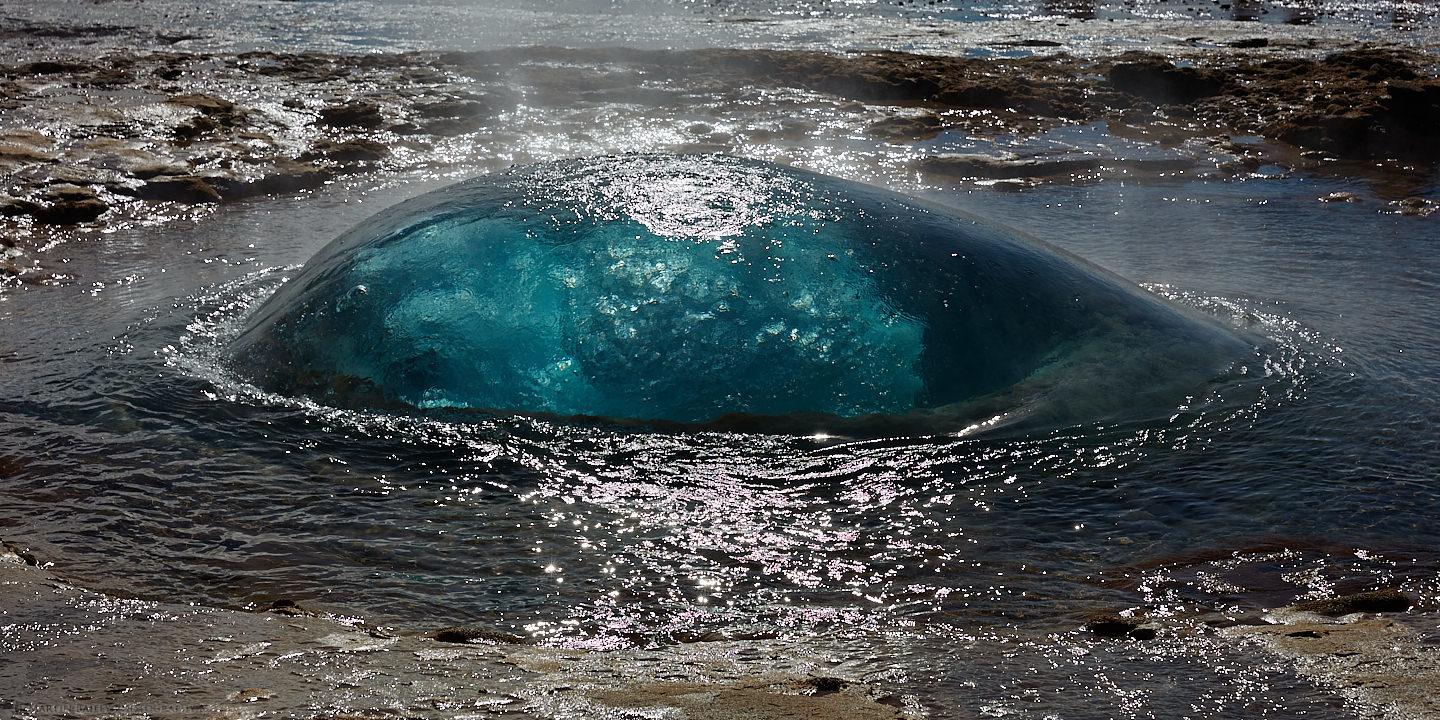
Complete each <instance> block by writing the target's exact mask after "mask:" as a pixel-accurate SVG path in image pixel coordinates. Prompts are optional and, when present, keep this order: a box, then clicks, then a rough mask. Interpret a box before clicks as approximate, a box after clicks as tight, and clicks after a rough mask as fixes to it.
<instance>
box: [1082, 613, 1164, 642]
mask: <svg viewBox="0 0 1440 720" xmlns="http://www.w3.org/2000/svg"><path fill="white" fill-rule="evenodd" d="M1085 629H1086V630H1088V631H1089V632H1090V634H1092V635H1095V636H1097V637H1107V638H1120V637H1132V638H1135V639H1136V640H1152V639H1154V637H1155V628H1152V627H1147V626H1146V625H1144V619H1143V618H1138V617H1128V616H1125V615H1118V614H1114V613H1105V614H1102V615H1095V616H1093V617H1091V618H1090V619H1089V620H1087V621H1085Z"/></svg>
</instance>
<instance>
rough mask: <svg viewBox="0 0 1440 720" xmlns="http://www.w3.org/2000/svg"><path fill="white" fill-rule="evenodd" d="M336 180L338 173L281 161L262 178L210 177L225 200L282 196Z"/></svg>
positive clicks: (303, 164) (310, 164) (309, 165)
mask: <svg viewBox="0 0 1440 720" xmlns="http://www.w3.org/2000/svg"><path fill="white" fill-rule="evenodd" d="M333 179H335V171H334V170H329V169H326V168H323V167H319V166H317V165H314V164H312V163H308V162H300V161H296V160H281V161H278V162H276V163H275V164H274V165H273V166H272V167H269V168H266V169H265V174H264V175H263V176H261V177H258V178H250V179H245V178H240V177H236V176H234V175H207V176H205V182H207V183H209V184H210V186H211V187H213V188H215V191H216V192H218V193H219V194H220V197H222V198H229V199H240V198H247V197H255V196H257V195H279V194H286V193H293V192H299V191H301V190H310V189H313V188H317V187H320V186H322V185H324V184H325V183H327V182H330V181H331V180H333Z"/></svg>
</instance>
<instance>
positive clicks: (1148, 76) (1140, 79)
mask: <svg viewBox="0 0 1440 720" xmlns="http://www.w3.org/2000/svg"><path fill="white" fill-rule="evenodd" d="M1109 79H1110V84H1111V85H1112V86H1114V87H1115V89H1116V90H1119V91H1120V92H1123V93H1128V94H1130V95H1134V96H1136V97H1141V98H1144V99H1146V100H1149V101H1150V102H1153V103H1155V104H1157V105H1170V104H1174V103H1191V102H1195V101H1196V100H1199V99H1201V98H1205V97H1210V96H1212V95H1216V94H1218V93H1219V92H1220V87H1221V83H1220V82H1219V80H1218V79H1216V78H1215V77H1214V75H1213V74H1212V73H1211V72H1209V71H1202V70H1198V69H1196V68H1193V67H1176V66H1175V65H1173V64H1171V63H1170V62H1169V61H1168V60H1165V59H1164V58H1161V57H1159V56H1140V57H1136V58H1135V59H1133V60H1131V61H1128V62H1118V63H1115V64H1114V65H1112V66H1111V67H1110V73H1109Z"/></svg>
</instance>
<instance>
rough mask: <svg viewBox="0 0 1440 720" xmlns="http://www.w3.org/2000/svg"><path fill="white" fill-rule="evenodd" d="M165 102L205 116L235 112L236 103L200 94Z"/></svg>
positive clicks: (167, 99) (169, 99)
mask: <svg viewBox="0 0 1440 720" xmlns="http://www.w3.org/2000/svg"><path fill="white" fill-rule="evenodd" d="M165 102H166V103H167V104H170V105H179V106H180V107H188V108H191V109H193V110H198V111H199V112H200V113H202V114H204V115H218V114H222V113H230V112H234V111H235V103H233V102H230V101H229V100H226V99H225V98H220V97H215V96H214V95H204V94H199V93H190V94H186V95H172V96H170V97H169V98H166V99H165Z"/></svg>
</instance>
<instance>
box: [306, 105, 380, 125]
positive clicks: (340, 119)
mask: <svg viewBox="0 0 1440 720" xmlns="http://www.w3.org/2000/svg"><path fill="white" fill-rule="evenodd" d="M320 122H321V123H323V124H325V125H329V126H331V127H362V128H378V127H380V125H382V124H383V123H384V122H385V118H384V117H383V116H382V115H381V114H380V106H379V105H376V104H374V103H364V102H362V103H352V104H349V105H332V106H330V107H327V108H324V109H323V110H321V111H320Z"/></svg>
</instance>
